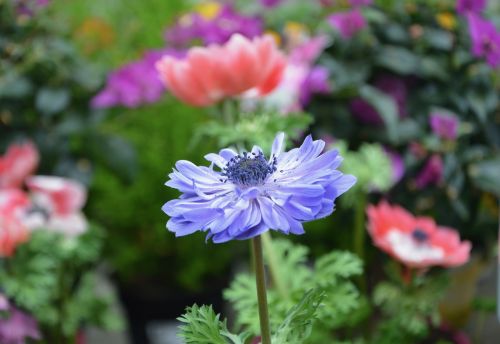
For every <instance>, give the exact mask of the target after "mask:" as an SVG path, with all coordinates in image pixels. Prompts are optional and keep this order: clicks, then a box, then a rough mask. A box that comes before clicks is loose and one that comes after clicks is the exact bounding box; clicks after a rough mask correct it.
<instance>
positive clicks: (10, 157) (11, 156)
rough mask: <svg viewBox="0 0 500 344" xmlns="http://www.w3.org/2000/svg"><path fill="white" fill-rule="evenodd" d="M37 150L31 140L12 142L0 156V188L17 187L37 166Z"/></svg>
mask: <svg viewBox="0 0 500 344" xmlns="http://www.w3.org/2000/svg"><path fill="white" fill-rule="evenodd" d="M38 160H39V156H38V151H37V150H36V148H35V146H34V145H33V144H32V143H31V142H24V143H20V144H12V145H10V146H9V148H8V149H7V152H6V153H5V155H4V156H0V189H3V188H18V187H20V186H22V184H23V182H24V180H25V179H26V177H28V176H29V175H30V174H32V173H33V172H34V171H35V169H36V167H37V166H38Z"/></svg>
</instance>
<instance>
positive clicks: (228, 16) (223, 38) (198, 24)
mask: <svg viewBox="0 0 500 344" xmlns="http://www.w3.org/2000/svg"><path fill="white" fill-rule="evenodd" d="M263 31H264V30H263V24H262V20H261V19H260V18H258V17H252V16H244V15H242V14H240V13H238V12H236V11H235V10H234V9H233V7H232V6H231V5H229V4H225V5H223V6H222V8H221V10H220V11H219V13H218V14H217V15H216V16H215V17H214V18H212V19H206V18H203V17H202V16H201V15H199V14H198V13H190V14H187V15H185V16H183V17H181V18H180V19H179V20H178V21H177V22H176V23H175V24H174V25H173V26H172V27H170V28H168V29H167V30H166V31H165V34H164V37H165V41H166V43H167V46H169V47H171V46H174V47H179V48H188V47H189V46H190V45H191V44H192V43H193V42H196V41H198V40H201V42H202V43H203V44H204V45H208V44H224V43H226V42H227V41H228V40H229V38H230V37H231V36H232V35H233V34H235V33H239V34H241V35H242V36H245V37H247V38H254V37H257V36H260V35H262V34H263Z"/></svg>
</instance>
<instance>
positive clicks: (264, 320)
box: [252, 236, 271, 344]
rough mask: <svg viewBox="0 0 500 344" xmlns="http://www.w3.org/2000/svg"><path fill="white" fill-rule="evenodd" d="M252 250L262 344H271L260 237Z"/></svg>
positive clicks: (255, 240) (256, 239)
mask: <svg viewBox="0 0 500 344" xmlns="http://www.w3.org/2000/svg"><path fill="white" fill-rule="evenodd" d="M252 248H253V256H254V267H255V283H256V285H257V299H258V302H259V320H260V332H261V337H262V341H261V343H262V344H271V330H270V327H269V313H268V310H267V294H266V275H265V272H264V255H263V253H262V241H261V238H260V236H257V237H255V238H253V239H252Z"/></svg>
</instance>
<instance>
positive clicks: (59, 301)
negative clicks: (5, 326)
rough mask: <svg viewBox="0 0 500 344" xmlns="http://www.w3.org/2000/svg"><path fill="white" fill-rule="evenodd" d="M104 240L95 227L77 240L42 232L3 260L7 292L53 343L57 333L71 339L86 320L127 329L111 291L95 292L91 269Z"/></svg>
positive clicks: (1, 275) (0, 275)
mask: <svg viewBox="0 0 500 344" xmlns="http://www.w3.org/2000/svg"><path fill="white" fill-rule="evenodd" d="M103 238H104V236H103V232H102V230H101V229H99V228H98V227H95V226H91V227H90V229H89V230H88V231H87V232H85V233H84V234H82V235H80V236H78V237H75V238H65V237H63V236H62V235H61V234H59V233H55V232H51V231H48V230H37V231H35V232H33V234H32V236H31V238H30V240H29V241H28V242H27V243H25V244H23V245H21V246H19V247H18V249H17V251H16V254H15V255H14V256H13V257H11V258H9V259H8V260H6V261H4V265H3V268H2V269H0V285H2V289H3V291H4V292H5V294H6V295H7V296H8V297H9V298H10V299H11V300H14V302H15V303H16V305H17V306H19V307H21V308H23V309H25V310H27V311H28V312H29V313H30V314H32V315H33V316H34V317H35V318H36V319H37V321H38V322H39V324H40V326H41V328H42V332H43V334H44V338H45V339H47V340H48V341H49V342H50V338H52V337H51V336H52V335H64V336H68V337H71V336H72V335H74V334H75V333H76V332H77V331H78V330H79V329H80V327H81V326H82V324H88V325H93V326H98V327H102V328H107V329H120V328H121V327H122V322H121V319H120V318H118V317H117V315H116V314H114V313H113V312H112V311H111V305H112V304H113V302H114V299H113V298H112V295H99V294H96V281H95V272H92V270H93V269H94V268H95V266H96V264H97V263H98V259H99V257H100V254H101V248H102V243H103Z"/></svg>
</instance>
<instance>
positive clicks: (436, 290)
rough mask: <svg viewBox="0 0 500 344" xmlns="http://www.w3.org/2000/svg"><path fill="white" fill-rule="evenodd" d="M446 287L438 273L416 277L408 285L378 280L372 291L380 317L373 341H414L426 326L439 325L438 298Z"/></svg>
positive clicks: (425, 333)
mask: <svg viewBox="0 0 500 344" xmlns="http://www.w3.org/2000/svg"><path fill="white" fill-rule="evenodd" d="M445 290H446V279H444V278H442V277H441V276H432V278H429V277H419V278H416V279H415V280H414V281H413V282H412V283H411V284H410V285H404V284H401V283H397V282H395V281H394V282H392V281H387V282H381V283H380V284H379V285H378V286H377V287H376V289H375V292H374V294H373V302H374V304H375V305H376V306H378V307H380V309H381V311H382V314H383V316H384V320H383V321H382V322H381V323H380V324H379V327H378V333H377V335H376V338H377V340H376V342H377V343H381V344H385V343H387V344H389V343H399V342H405V343H417V342H419V341H421V340H423V339H424V338H425V337H426V335H427V334H428V332H429V328H430V326H437V325H439V321H440V318H439V309H438V305H439V301H440V300H441V298H442V297H443V293H444V291H445Z"/></svg>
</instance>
